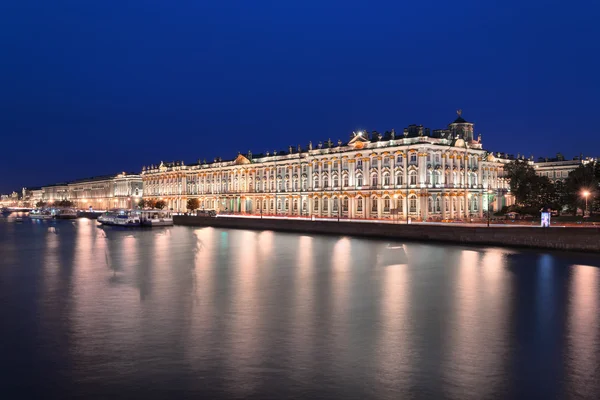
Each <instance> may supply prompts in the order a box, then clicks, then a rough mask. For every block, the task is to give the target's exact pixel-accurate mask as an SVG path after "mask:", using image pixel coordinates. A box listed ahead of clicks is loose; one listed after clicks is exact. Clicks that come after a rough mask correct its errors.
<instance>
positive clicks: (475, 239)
mask: <svg viewBox="0 0 600 400" xmlns="http://www.w3.org/2000/svg"><path fill="white" fill-rule="evenodd" d="M174 223H175V224H176V225H186V226H205V227H215V228H234V229H252V230H273V231H282V232H295V233H309V234H312V233H317V234H329V235H347V236H358V237H373V238H389V239H403V240H411V241H435V242H446V243H459V244H466V245H493V246H507V247H529V248H539V249H553V250H569V251H591V252H600V228H592V227H589V228H575V227H552V228H541V227H534V226H514V227H512V226H511V227H508V226H490V227H486V226H465V225H451V224H449V225H441V224H440V225H428V224H401V223H400V224H393V223H379V222H369V223H357V222H348V221H344V220H341V221H335V220H333V221H323V220H319V221H311V220H301V219H271V218H239V217H226V218H224V217H217V218H207V217H195V216H182V215H178V216H175V217H174Z"/></svg>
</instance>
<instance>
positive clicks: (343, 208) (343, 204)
mask: <svg viewBox="0 0 600 400" xmlns="http://www.w3.org/2000/svg"><path fill="white" fill-rule="evenodd" d="M342 211H343V212H348V198H347V197H344V200H342Z"/></svg>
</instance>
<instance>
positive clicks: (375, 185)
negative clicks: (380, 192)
mask: <svg viewBox="0 0 600 400" xmlns="http://www.w3.org/2000/svg"><path fill="white" fill-rule="evenodd" d="M371 186H373V187H377V175H373V176H371Z"/></svg>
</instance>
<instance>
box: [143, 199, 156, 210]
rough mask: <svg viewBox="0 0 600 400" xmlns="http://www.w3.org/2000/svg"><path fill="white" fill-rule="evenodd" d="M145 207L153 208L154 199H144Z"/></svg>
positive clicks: (154, 205)
mask: <svg viewBox="0 0 600 400" xmlns="http://www.w3.org/2000/svg"><path fill="white" fill-rule="evenodd" d="M144 205H145V206H146V208H154V207H156V200H154V199H146V201H145V204H144Z"/></svg>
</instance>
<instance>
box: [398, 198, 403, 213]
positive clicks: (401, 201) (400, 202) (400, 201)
mask: <svg viewBox="0 0 600 400" xmlns="http://www.w3.org/2000/svg"><path fill="white" fill-rule="evenodd" d="M403 203H404V200H402V198H401V197H398V198H397V199H396V209H397V210H398V212H402V210H403V209H404V204H403Z"/></svg>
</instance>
